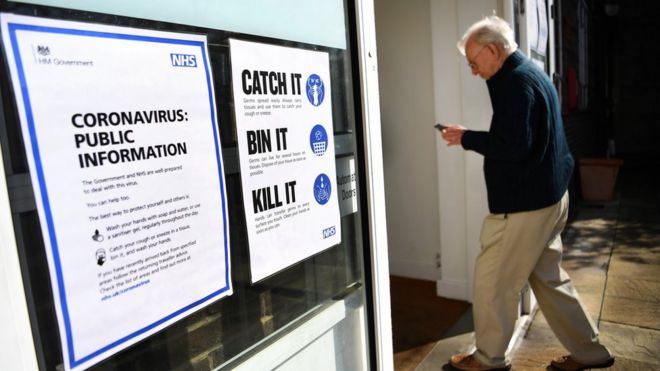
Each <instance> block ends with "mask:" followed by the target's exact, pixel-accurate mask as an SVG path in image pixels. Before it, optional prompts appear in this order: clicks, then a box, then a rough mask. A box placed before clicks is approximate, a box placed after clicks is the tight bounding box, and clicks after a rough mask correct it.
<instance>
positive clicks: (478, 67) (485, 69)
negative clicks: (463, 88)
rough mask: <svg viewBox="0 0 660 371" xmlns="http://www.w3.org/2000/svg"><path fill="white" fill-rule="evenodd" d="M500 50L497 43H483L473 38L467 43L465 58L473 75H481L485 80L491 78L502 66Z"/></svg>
mask: <svg viewBox="0 0 660 371" xmlns="http://www.w3.org/2000/svg"><path fill="white" fill-rule="evenodd" d="M498 57H499V50H498V49H497V47H496V46H495V44H485V45H481V44H479V43H477V42H476V41H475V40H474V39H473V38H470V39H468V41H467V43H466V44H465V58H466V59H467V62H468V65H469V66H470V69H471V70H472V74H473V75H479V77H481V78H482V79H484V80H488V79H490V78H491V77H492V76H493V75H494V74H495V73H496V72H497V70H499V68H500V64H499V63H498Z"/></svg>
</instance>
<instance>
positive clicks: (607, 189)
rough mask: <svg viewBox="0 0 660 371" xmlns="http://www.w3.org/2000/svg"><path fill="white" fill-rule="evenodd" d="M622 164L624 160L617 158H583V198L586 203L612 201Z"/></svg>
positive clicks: (581, 180) (581, 168) (581, 160)
mask: <svg viewBox="0 0 660 371" xmlns="http://www.w3.org/2000/svg"><path fill="white" fill-rule="evenodd" d="M622 164H623V160H621V159H617V158H581V159H580V183H581V184H582V198H583V199H584V200H585V201H611V200H612V196H613V195H614V185H615V184H616V177H617V175H618V173H619V167H621V165H622Z"/></svg>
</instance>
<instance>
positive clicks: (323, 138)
mask: <svg viewBox="0 0 660 371" xmlns="http://www.w3.org/2000/svg"><path fill="white" fill-rule="evenodd" d="M309 145H310V146H311V147H312V152H314V154H315V155H317V156H323V154H324V153H325V150H326V149H327V148H328V133H327V132H326V131H325V128H324V127H323V125H316V126H314V127H313V128H312V132H311V133H310V134H309Z"/></svg>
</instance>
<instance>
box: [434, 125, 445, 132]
mask: <svg viewBox="0 0 660 371" xmlns="http://www.w3.org/2000/svg"><path fill="white" fill-rule="evenodd" d="M433 127H434V128H436V129H438V130H440V131H443V130H445V129H446V128H447V126H445V125H442V124H435V125H433Z"/></svg>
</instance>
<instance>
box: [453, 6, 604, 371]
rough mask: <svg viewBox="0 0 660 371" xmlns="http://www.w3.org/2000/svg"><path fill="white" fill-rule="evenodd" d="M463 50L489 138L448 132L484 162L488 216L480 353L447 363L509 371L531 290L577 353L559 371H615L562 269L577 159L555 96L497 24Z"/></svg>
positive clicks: (484, 24) (478, 29)
mask: <svg viewBox="0 0 660 371" xmlns="http://www.w3.org/2000/svg"><path fill="white" fill-rule="evenodd" d="M458 48H459V50H460V51H461V53H462V54H464V55H465V57H466V58H467V62H468V64H469V66H470V68H471V69H472V74H473V75H479V76H480V77H481V78H482V79H484V80H486V85H488V92H489V94H490V100H491V103H492V107H493V116H492V119H491V125H490V129H489V130H488V131H487V132H485V131H473V130H467V129H466V128H464V127H462V126H458V125H450V127H448V128H446V129H444V130H443V131H442V138H443V139H444V140H445V141H447V145H449V146H453V145H459V144H460V145H462V146H463V148H464V149H466V150H472V151H475V152H477V153H480V154H481V155H483V156H484V174H485V178H486V188H487V191H488V207H489V210H490V215H488V216H487V217H486V218H485V220H484V223H483V227H482V230H481V252H480V254H479V256H478V257H477V261H476V265H475V273H474V274H475V277H474V282H475V286H474V303H473V310H474V327H475V337H476V350H475V352H474V353H472V354H460V355H455V356H453V357H452V358H451V360H450V363H451V365H452V366H453V367H455V368H457V369H460V370H492V369H508V368H510V366H511V364H510V361H509V360H508V359H507V357H506V355H505V351H506V349H507V345H508V344H509V341H510V340H511V336H512V334H513V330H514V325H515V321H516V318H517V310H518V309H517V308H518V300H519V293H520V291H521V290H522V288H523V286H524V285H525V283H526V282H528V281H529V283H530V285H531V287H532V290H534V293H535V295H536V298H537V299H538V302H539V305H540V307H541V310H542V312H543V314H544V315H545V317H546V319H547V320H548V323H549V324H550V327H551V328H552V330H553V332H554V333H555V335H556V336H557V337H558V338H559V340H560V341H561V343H562V344H563V345H564V346H565V347H566V349H568V350H569V352H570V355H567V356H564V357H561V358H559V359H557V360H553V361H552V362H551V364H552V366H553V367H554V368H555V369H559V370H583V369H587V368H602V367H607V366H610V365H612V364H613V363H614V358H613V357H612V355H611V354H610V352H609V351H608V350H607V348H605V347H604V346H603V345H601V344H600V342H599V341H598V330H597V329H596V327H595V326H594V324H593V322H592V320H591V319H590V318H589V316H588V314H587V313H586V312H585V310H584V308H583V307H582V305H581V303H580V301H579V299H578V296H577V293H576V292H575V290H574V288H573V285H572V283H571V280H570V278H569V277H568V275H567V274H566V272H565V271H564V270H563V269H562V268H561V265H560V264H561V254H562V242H561V237H560V233H561V231H562V229H563V228H564V225H565V224H566V218H567V214H568V193H567V188H568V182H569V179H570V177H571V173H572V171H573V158H572V157H571V154H570V152H569V150H568V145H567V143H566V138H565V136H564V129H563V124H562V119H561V112H560V107H559V102H558V97H557V93H556V91H555V88H554V86H553V85H552V83H551V82H550V80H549V79H548V77H547V76H546V75H545V73H544V72H543V71H541V70H540V69H539V68H537V67H536V66H535V65H534V64H533V63H532V62H531V61H530V60H529V59H527V58H526V57H525V56H524V55H523V54H522V53H521V52H520V51H517V44H516V42H515V41H514V38H513V31H512V30H511V28H510V27H509V25H508V24H507V23H506V22H505V21H504V20H502V19H500V18H498V17H496V16H491V17H486V18H484V19H483V20H481V21H479V22H477V23H475V24H474V25H472V26H471V27H470V28H469V29H468V30H467V32H466V33H465V35H464V36H463V38H462V39H461V41H459V42H458Z"/></svg>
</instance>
